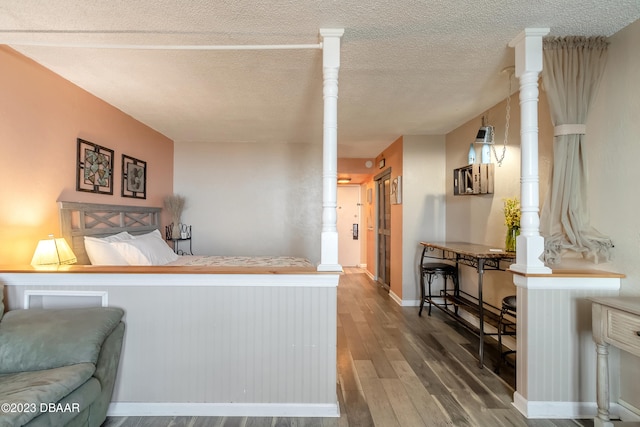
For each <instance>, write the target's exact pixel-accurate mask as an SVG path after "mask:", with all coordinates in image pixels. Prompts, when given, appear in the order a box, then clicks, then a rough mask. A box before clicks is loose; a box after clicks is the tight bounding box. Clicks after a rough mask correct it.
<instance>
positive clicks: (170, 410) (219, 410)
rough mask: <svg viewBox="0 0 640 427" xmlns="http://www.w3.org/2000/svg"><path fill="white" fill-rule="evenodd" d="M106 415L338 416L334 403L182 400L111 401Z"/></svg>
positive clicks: (337, 407)
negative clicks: (202, 401)
mask: <svg viewBox="0 0 640 427" xmlns="http://www.w3.org/2000/svg"><path fill="white" fill-rule="evenodd" d="M107 416H110V417H133V416H137V417H151V416H155V417H167V416H192V417H239V416H243V417H339V416H340V408H339V406H338V402H336V403H335V404H334V405H329V404H300V403H184V402H177V403H173V402H111V403H110V404H109V409H108V410H107Z"/></svg>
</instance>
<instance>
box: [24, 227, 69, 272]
mask: <svg viewBox="0 0 640 427" xmlns="http://www.w3.org/2000/svg"><path fill="white" fill-rule="evenodd" d="M77 261H78V259H77V258H76V255H75V254H74V253H73V251H72V250H71V248H70V247H69V244H68V243H67V241H66V240H65V239H64V238H62V237H59V238H57V239H56V238H54V237H53V234H50V235H49V238H48V239H44V240H40V241H39V242H38V246H37V247H36V251H35V252H34V254H33V258H32V259H31V265H32V266H34V267H57V266H58V265H66V264H75V263H76V262H77Z"/></svg>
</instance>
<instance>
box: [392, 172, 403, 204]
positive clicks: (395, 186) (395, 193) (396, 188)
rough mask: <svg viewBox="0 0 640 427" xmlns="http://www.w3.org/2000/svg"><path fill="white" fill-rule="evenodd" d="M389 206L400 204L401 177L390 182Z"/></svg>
mask: <svg viewBox="0 0 640 427" xmlns="http://www.w3.org/2000/svg"><path fill="white" fill-rule="evenodd" d="M391 204H393V205H401V204H402V177H401V176H397V177H395V178H394V179H393V180H392V181H391Z"/></svg>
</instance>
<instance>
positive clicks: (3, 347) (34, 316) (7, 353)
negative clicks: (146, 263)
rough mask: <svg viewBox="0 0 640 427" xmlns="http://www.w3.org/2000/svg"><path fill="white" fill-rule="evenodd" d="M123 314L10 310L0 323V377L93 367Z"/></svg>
mask: <svg viewBox="0 0 640 427" xmlns="http://www.w3.org/2000/svg"><path fill="white" fill-rule="evenodd" d="M123 314H124V312H123V311H122V309H120V308H115V307H90V308H69V309H55V310H50V309H28V310H11V311H9V312H7V313H6V314H5V315H4V317H3V318H2V321H0V374H10V373H15V372H22V371H37V370H43V369H52V368H58V367H61V366H67V365H74V364H77V363H93V364H94V365H95V363H96V361H97V360H98V355H99V353H100V348H101V346H102V343H103V342H104V340H105V338H106V337H107V336H108V335H109V334H110V333H111V332H112V331H113V329H114V328H115V327H116V326H117V325H118V323H119V322H120V319H121V318H122V316H123Z"/></svg>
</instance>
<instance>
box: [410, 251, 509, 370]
mask: <svg viewBox="0 0 640 427" xmlns="http://www.w3.org/2000/svg"><path fill="white" fill-rule="evenodd" d="M420 244H421V245H422V246H423V249H422V258H421V261H420V263H421V264H422V263H424V261H425V259H428V258H438V259H445V260H450V261H454V262H455V263H456V268H458V266H459V264H464V265H468V266H470V267H473V268H475V269H476V271H477V272H478V320H479V326H478V335H479V337H480V344H479V347H478V356H479V359H480V367H481V368H482V367H483V366H484V335H485V332H484V315H485V313H484V301H483V299H482V288H483V276H484V272H485V270H504V269H503V268H501V266H500V262H501V261H507V260H510V261H512V260H514V259H515V253H514V252H505V251H503V250H502V249H497V248H494V247H491V246H487V245H477V244H474V243H465V242H420ZM430 303H431V302H430ZM435 305H436V306H437V307H438V308H442V307H439V306H438V304H435Z"/></svg>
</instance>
